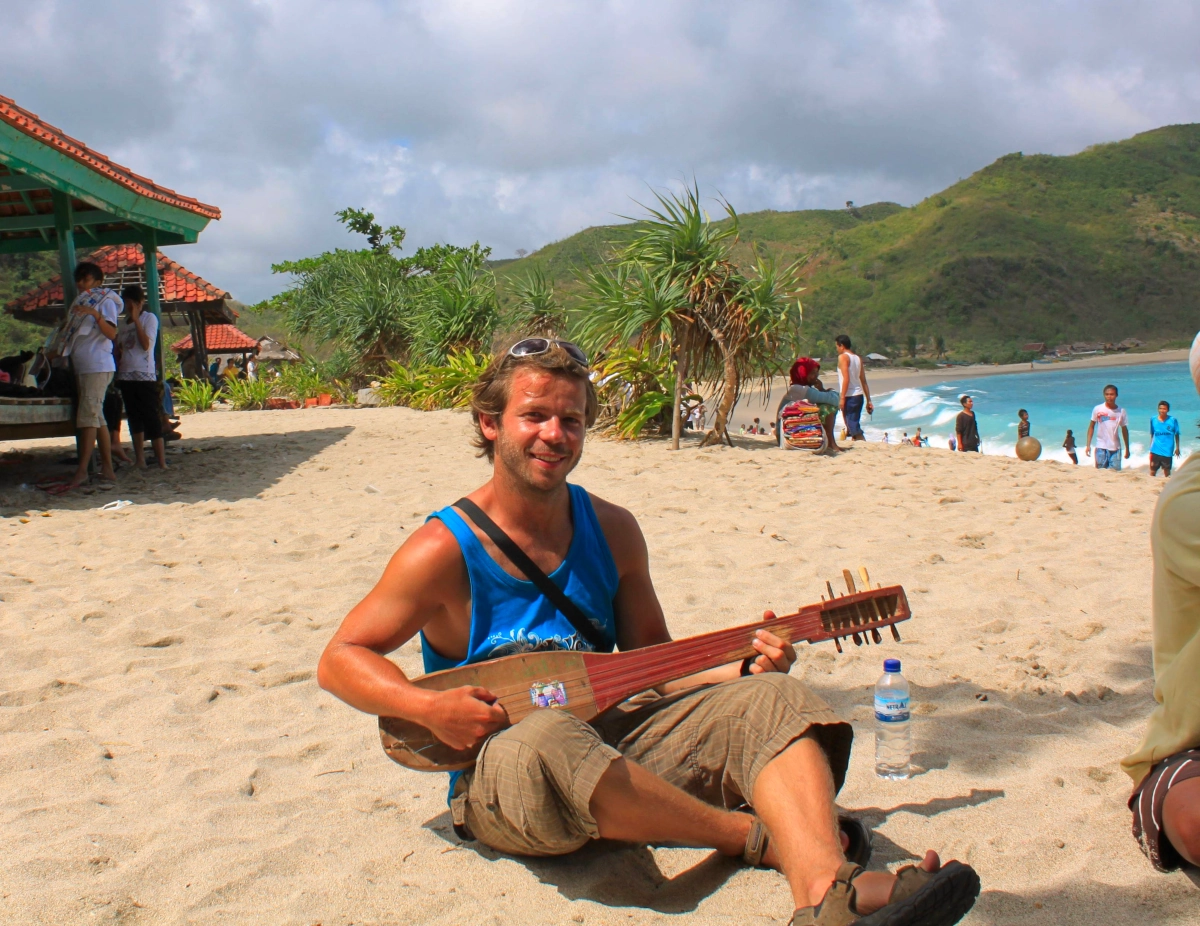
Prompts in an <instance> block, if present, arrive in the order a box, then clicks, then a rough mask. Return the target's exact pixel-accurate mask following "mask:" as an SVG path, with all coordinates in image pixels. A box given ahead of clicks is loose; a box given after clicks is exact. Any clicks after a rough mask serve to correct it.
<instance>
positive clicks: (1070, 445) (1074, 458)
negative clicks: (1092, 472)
mask: <svg viewBox="0 0 1200 926" xmlns="http://www.w3.org/2000/svg"><path fill="white" fill-rule="evenodd" d="M1063 450H1065V451H1066V452H1067V456H1069V457H1070V458H1071V462H1072V463H1074V464H1075V465H1076V466H1078V465H1079V456H1078V455H1077V454H1076V453H1075V435H1074V434H1072V433H1071V430H1070V429H1069V428H1068V429H1067V439H1066V440H1065V441H1063Z"/></svg>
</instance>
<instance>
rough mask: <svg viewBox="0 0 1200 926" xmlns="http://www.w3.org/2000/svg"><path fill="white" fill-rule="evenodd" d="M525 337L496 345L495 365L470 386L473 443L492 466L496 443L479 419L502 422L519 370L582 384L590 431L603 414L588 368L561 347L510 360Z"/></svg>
mask: <svg viewBox="0 0 1200 926" xmlns="http://www.w3.org/2000/svg"><path fill="white" fill-rule="evenodd" d="M526 337H528V335H521V336H519V337H510V338H507V339H506V340H504V341H503V342H502V343H500V344H499V345H497V347H496V352H495V353H494V354H493V356H492V362H491V363H489V364H488V367H487V369H486V370H484V371H483V373H481V374H480V376H479V379H477V380H476V381H475V382H474V384H473V385H472V386H471V420H472V421H473V422H474V423H475V438H474V440H472V441H471V443H472V445H474V446H475V447H477V448H478V449H479V456H481V457H487V458H488V462H489V463H491V462H492V461H494V460H495V458H496V446H495V441H491V440H488V438H487V437H485V436H484V434H483V428H481V427H480V426H479V416H480V415H488V416H489V417H491V418H495V419H496V420H497V421H499V419H500V416H501V415H503V414H504V409H505V408H507V407H508V398H509V394H510V392H511V387H512V378H513V376H514V374H516V372H517V370H521V369H526V368H529V367H533V368H535V369H538V370H546V371H547V372H549V373H554V374H557V375H559V376H566V377H569V378H570V379H575V380H579V381H580V382H582V383H583V384H584V387H585V388H586V390H587V411H586V412H585V424H586V425H587V426H588V427H589V428H590V427H591V426H592V425H593V424H595V423H596V416H597V415H598V414H599V413H600V403H599V401H598V400H597V399H596V388H595V386H593V385H592V381H591V379H590V378H589V377H588V369H587V367H585V366H583V365H582V364H580V363H578V362H577V361H576V360H574V359H572V357H571V355H570V354H568V353H567V352H566V351H565V350H563V349H562V348H561V347H559V346H558V344H556V343H554V342H551V344H550V349H549V350H548V351H546V352H545V353H544V354H532V355H529V356H525V357H511V356H509V353H508V352H509V350H510V349H511V348H512V346H513V345H514V344H516V343H517V342H518V341H523V340H524V339H525V338H526Z"/></svg>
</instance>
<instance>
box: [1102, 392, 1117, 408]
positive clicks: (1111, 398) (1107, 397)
mask: <svg viewBox="0 0 1200 926" xmlns="http://www.w3.org/2000/svg"><path fill="white" fill-rule="evenodd" d="M1104 404H1105V405H1107V406H1108V407H1109V408H1116V407H1117V390H1115V389H1105V390H1104Z"/></svg>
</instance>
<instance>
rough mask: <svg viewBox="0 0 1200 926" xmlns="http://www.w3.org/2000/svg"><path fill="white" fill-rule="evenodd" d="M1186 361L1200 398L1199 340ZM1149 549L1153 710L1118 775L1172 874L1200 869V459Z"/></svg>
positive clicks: (1141, 829)
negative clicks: (1127, 781)
mask: <svg viewBox="0 0 1200 926" xmlns="http://www.w3.org/2000/svg"><path fill="white" fill-rule="evenodd" d="M1189 360H1190V363H1191V369H1192V380H1193V381H1194V382H1195V384H1196V390H1197V392H1200V335H1197V336H1196V340H1195V342H1194V343H1193V344H1192V351H1191V356H1190V358H1189ZM1167 459H1168V460H1169V459H1170V457H1168V458H1167ZM1150 548H1151V550H1152V552H1153V554H1154V573H1153V586H1152V599H1151V614H1152V622H1153V624H1152V626H1153V632H1154V700H1155V701H1156V702H1157V703H1156V705H1155V707H1154V710H1153V712H1152V713H1151V714H1150V722H1149V723H1148V724H1147V727H1146V735H1145V738H1144V739H1143V740H1142V744H1141V745H1140V746H1139V747H1138V748H1137V750H1136V751H1135V752H1133V753H1132V754H1131V755H1128V756H1126V757H1125V758H1124V759H1122V760H1121V768H1123V769H1124V770H1125V772H1126V773H1127V774H1128V775H1129V777H1130V778H1132V779H1133V784H1134V790H1133V794H1132V795H1131V796H1130V798H1129V809H1130V810H1131V811H1132V812H1133V836H1134V838H1135V839H1136V840H1137V841H1138V844H1139V845H1140V846H1141V848H1142V851H1143V852H1144V853H1145V854H1146V856H1147V858H1149V859H1150V863H1151V864H1152V865H1153V866H1154V867H1155V868H1156V869H1157V870H1158V871H1174V870H1175V869H1177V868H1181V867H1182V866H1183V865H1184V864H1185V863H1190V864H1191V865H1198V866H1200V453H1193V454H1192V455H1191V456H1190V457H1188V459H1187V462H1185V463H1184V464H1183V465H1182V466H1181V467H1180V468H1179V471H1178V472H1176V474H1175V475H1174V476H1173V477H1172V478H1171V480H1170V481H1169V482H1168V483H1167V484H1166V486H1165V487H1164V488H1163V490H1162V494H1161V495H1159V496H1158V503H1157V504H1156V505H1155V507H1154V519H1153V520H1152V521H1151V522H1150Z"/></svg>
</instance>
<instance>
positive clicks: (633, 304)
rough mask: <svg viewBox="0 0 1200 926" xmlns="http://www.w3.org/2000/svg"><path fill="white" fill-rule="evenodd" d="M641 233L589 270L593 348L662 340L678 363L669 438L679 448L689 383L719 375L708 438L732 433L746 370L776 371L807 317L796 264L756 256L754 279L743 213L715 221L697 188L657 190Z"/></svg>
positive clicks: (587, 320)
mask: <svg viewBox="0 0 1200 926" xmlns="http://www.w3.org/2000/svg"><path fill="white" fill-rule="evenodd" d="M655 198H656V199H657V200H658V206H657V207H656V208H653V207H643V208H645V209H646V211H647V212H648V213H649V218H646V219H642V220H641V221H640V222H639V224H638V228H637V233H636V236H635V237H634V239H633V241H631V242H630V243H629V244H628V245H627V246H626V247H625V248H624V249H623V250H622V251H620V252H619V253H618V254H617V255H616V259H615V262H614V263H615V266H612V267H601V268H599V269H597V268H588V270H587V271H586V272H585V274H584V275H583V282H584V284H585V286H586V288H587V290H588V295H587V296H586V297H585V300H584V302H585V304H584V308H585V313H584V320H583V322H582V324H581V332H582V337H583V338H584V340H586V341H587V342H588V344H589V346H591V347H592V348H593V349H598V350H601V351H604V350H613V349H619V348H621V347H624V346H626V345H629V344H634V345H636V346H641V347H645V346H647V345H648V344H651V343H655V344H657V345H658V346H659V350H661V351H663V352H665V354H666V358H665V359H669V362H670V363H672V364H673V365H674V395H673V404H672V413H671V445H672V447H673V448H674V449H678V448H679V438H680V431H681V428H682V422H681V420H680V416H679V408H680V403H681V401H682V398H683V386H684V383H685V382H689V381H692V380H696V381H701V380H704V381H714V380H715V381H718V382H719V383H720V384H721V401H720V404H719V406H718V410H717V415H716V418H715V419H714V421H713V426H712V430H711V431H710V432H709V433H708V434H707V435H706V436H705V439H704V441H703V444H708V443H715V442H717V441H720V440H721V439H723V438H724V437H725V431H726V424H727V422H728V419H729V412H730V410H731V409H732V408H733V404H734V402H735V401H736V400H737V397H738V394H739V393H740V391H741V387H742V383H743V382H744V381H745V379H746V377H747V376H761V377H763V378H764V379H765V378H767V377H769V376H770V375H771V374H772V373H773V372H775V371H776V370H778V369H779V367H780V366H781V363H780V359H781V358H782V357H783V350H784V348H785V347H789V348H790V347H792V346H793V345H794V343H795V341H796V337H797V335H798V332H799V325H800V320H801V314H800V303H799V300H798V299H797V298H796V297H797V295H798V293H799V292H800V289H801V288H800V286H799V285H798V276H797V266H796V265H795V264H793V265H791V266H789V267H787V268H786V269H784V270H782V271H780V270H777V269H776V268H775V266H774V264H772V263H771V262H770V261H768V260H766V259H764V258H763V257H761V255H760V256H758V258H757V259H756V262H755V265H754V268H753V270H752V272H751V274H750V276H749V277H747V276H746V275H744V274H742V273H741V272H740V271H739V270H738V268H737V267H736V266H735V264H734V263H733V260H732V257H731V252H732V248H733V244H734V243H735V242H736V241H737V235H738V221H737V213H736V212H735V211H734V210H733V207H732V206H730V205H729V204H728V203H727V202H725V201H723V200H722V201H721V207H722V208H723V210H724V211H725V214H726V217H727V220H728V221H727V222H725V223H723V224H720V225H718V224H715V223H713V222H712V221H711V220H710V219H709V217H708V214H707V213H706V212H705V210H704V209H703V207H702V206H701V204H700V193H699V189H698V187H697V186H696V185H695V184H693V185H692V186H691V187H689V188H685V190H684V192H683V194H682V195H677V194H674V193H668V194H661V193H655Z"/></svg>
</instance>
